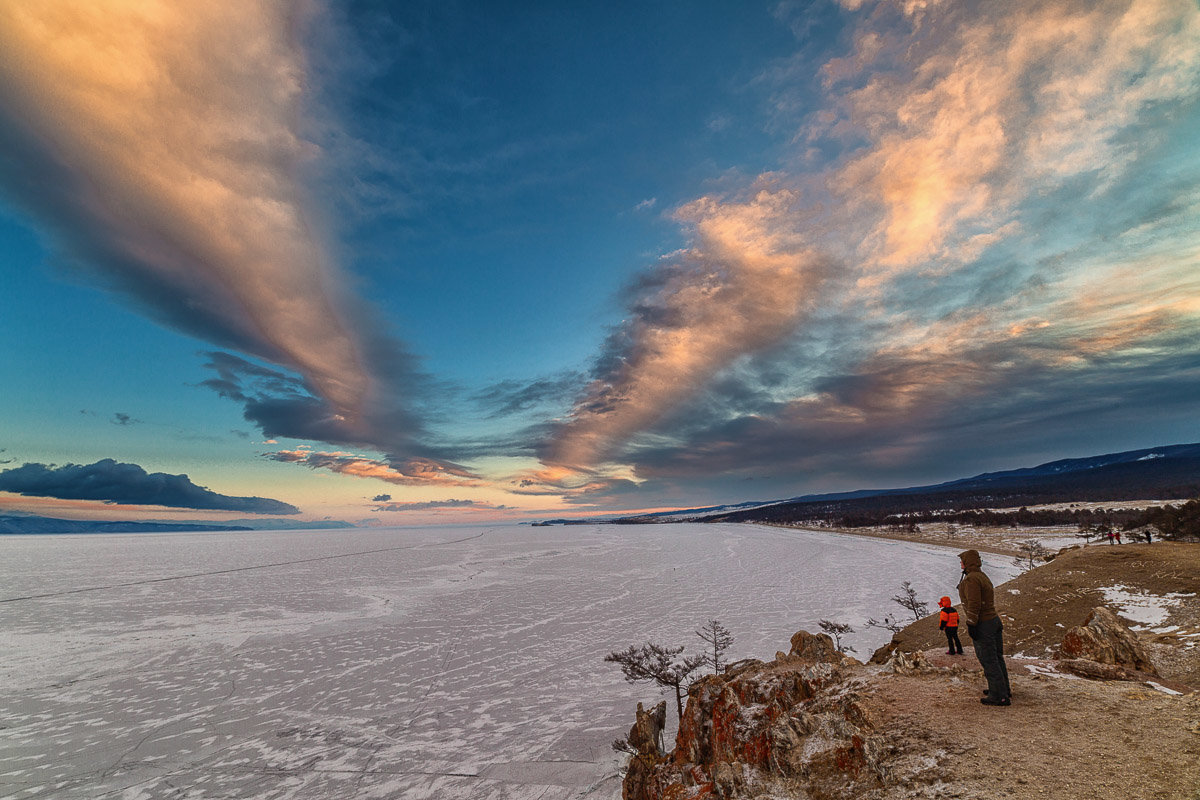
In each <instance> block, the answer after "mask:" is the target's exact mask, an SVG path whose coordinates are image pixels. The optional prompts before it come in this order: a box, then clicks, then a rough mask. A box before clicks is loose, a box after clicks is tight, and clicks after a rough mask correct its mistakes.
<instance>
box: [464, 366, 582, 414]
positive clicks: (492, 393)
mask: <svg viewBox="0 0 1200 800" xmlns="http://www.w3.org/2000/svg"><path fill="white" fill-rule="evenodd" d="M582 379H583V376H582V375H581V374H579V373H576V372H567V373H563V374H561V375H557V376H555V377H551V378H539V379H538V380H535V381H532V382H528V383H526V382H522V381H512V380H510V381H502V382H500V383H496V384H493V385H492V386H489V387H487V388H485V389H483V390H481V391H479V392H476V393H475V395H474V396H473V398H472V399H473V400H474V401H475V402H476V403H477V404H478V405H480V406H481V407H482V408H483V409H484V410H485V411H486V413H487V415H488V417H489V418H491V419H495V418H498V417H507V416H511V415H513V414H519V413H522V412H526V411H530V410H533V409H538V408H541V407H542V406H545V405H547V404H552V403H560V402H563V401H567V400H569V399H570V398H571V395H572V394H573V393H574V392H575V391H576V390H578V388H579V384H580V382H581V381H582Z"/></svg>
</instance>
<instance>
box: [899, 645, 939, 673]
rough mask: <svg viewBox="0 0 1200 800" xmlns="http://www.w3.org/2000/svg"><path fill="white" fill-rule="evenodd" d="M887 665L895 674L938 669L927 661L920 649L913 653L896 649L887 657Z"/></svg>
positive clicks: (936, 670)
mask: <svg viewBox="0 0 1200 800" xmlns="http://www.w3.org/2000/svg"><path fill="white" fill-rule="evenodd" d="M887 667H888V669H890V670H891V671H892V672H894V673H896V674H897V675H914V674H919V673H922V672H938V671H939V668H938V667H936V666H934V665H933V664H931V663H929V659H928V658H926V657H925V654H924V653H923V652H921V651H920V650H918V651H917V652H915V653H905V652H903V651H901V650H897V651H896V652H895V653H893V654H892V657H891V658H889V659H888V662H887Z"/></svg>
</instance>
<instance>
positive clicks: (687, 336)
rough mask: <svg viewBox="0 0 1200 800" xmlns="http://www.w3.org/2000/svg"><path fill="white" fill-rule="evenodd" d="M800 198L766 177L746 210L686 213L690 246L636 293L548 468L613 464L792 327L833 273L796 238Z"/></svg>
mask: <svg viewBox="0 0 1200 800" xmlns="http://www.w3.org/2000/svg"><path fill="white" fill-rule="evenodd" d="M797 200H798V198H797V196H796V195H795V194H794V193H793V192H791V191H789V190H787V189H780V188H776V187H774V186H772V185H771V183H770V182H769V181H768V180H764V181H762V182H760V184H758V185H756V186H755V187H754V188H753V189H752V190H751V191H750V192H749V193H748V196H747V197H745V198H744V199H743V200H742V201H740V202H736V203H732V202H721V201H719V200H717V199H716V198H711V197H705V198H701V199H700V200H697V201H695V202H693V203H691V204H689V205H687V206H684V207H683V208H681V209H679V210H678V211H677V213H676V217H677V219H678V220H679V221H680V222H681V223H683V224H684V225H685V226H687V227H688V229H689V230H690V231H691V232H692V235H693V245H692V246H691V247H690V248H688V249H686V250H684V251H681V252H680V253H677V254H675V255H673V256H671V257H670V258H669V259H667V260H666V261H664V263H662V264H661V265H659V266H658V267H657V268H655V269H654V270H652V271H650V272H648V273H647V274H646V275H645V276H644V277H643V279H642V281H641V283H640V285H638V286H636V287H634V288H633V289H632V290H631V292H630V295H631V300H632V306H631V308H630V318H629V319H628V320H627V321H626V322H625V323H624V324H622V325H621V326H620V327H619V328H618V329H617V330H616V331H614V332H613V334H612V335H611V336H610V338H609V340H608V344H607V347H606V350H605V352H604V354H603V355H602V356H601V357H600V358H599V359H598V360H597V364H596V368H595V378H594V379H593V380H592V382H591V383H590V385H589V386H588V388H587V390H586V393H585V394H584V396H583V397H581V398H580V399H579V400H578V401H577V402H576V404H575V407H574V408H573V409H572V412H571V414H570V416H569V418H568V419H567V420H566V421H564V422H563V423H562V424H561V425H559V426H558V427H557V429H556V430H555V431H554V433H553V435H552V437H551V439H550V441H548V442H547V443H546V444H545V446H544V447H543V449H542V452H541V454H540V457H541V459H542V461H543V462H544V463H546V464H548V465H555V466H562V467H567V468H572V469H587V468H590V467H592V466H594V465H596V464H598V463H602V462H604V461H605V460H607V459H609V458H611V457H612V455H613V453H614V450H615V448H617V447H618V446H619V445H620V444H622V443H623V442H624V441H625V440H626V439H628V437H629V436H631V435H633V434H634V433H636V432H638V431H640V430H643V429H645V428H647V427H650V426H652V425H654V424H655V423H657V422H658V421H660V420H661V419H663V418H664V417H666V416H668V415H669V414H670V413H671V411H672V410H674V408H675V407H676V406H677V405H678V404H679V402H680V399H681V398H683V397H686V396H688V395H689V394H691V393H692V392H694V391H696V390H697V389H698V388H699V387H701V386H703V385H704V384H705V383H706V382H707V381H709V380H711V379H712V378H713V377H714V376H715V375H716V374H717V373H718V372H719V371H720V370H722V369H723V368H725V367H727V366H729V365H730V364H731V363H733V362H734V361H735V360H736V359H737V358H739V357H741V356H744V355H746V354H748V353H753V352H755V351H757V350H761V349H764V348H767V347H770V346H772V345H774V344H776V343H777V342H779V341H780V340H781V339H782V338H783V337H785V336H787V335H788V334H790V333H791V332H792V331H793V330H794V329H795V327H796V325H797V324H798V323H799V322H800V320H801V319H802V318H803V316H804V314H805V313H806V311H808V310H809V308H810V304H811V300H812V299H813V297H814V296H815V291H816V289H817V287H818V286H819V285H820V284H821V282H822V281H823V279H824V278H825V277H826V275H827V273H828V272H829V264H828V262H827V261H826V260H825V259H824V258H822V257H821V256H820V254H818V253H816V252H815V251H813V250H812V249H811V248H810V247H809V244H808V242H807V241H806V240H805V238H804V237H803V236H802V235H800V234H799V233H797V232H796V231H795V229H794V225H793V224H792V222H791V220H792V218H793V215H794V212H795V208H794V206H795V203H796V202H797Z"/></svg>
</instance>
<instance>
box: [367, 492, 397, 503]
mask: <svg viewBox="0 0 1200 800" xmlns="http://www.w3.org/2000/svg"><path fill="white" fill-rule="evenodd" d="M391 499H392V496H391V495H390V494H377V495H375V496H374V497H372V498H371V502H372V503H386V502H387V501H389V500H391Z"/></svg>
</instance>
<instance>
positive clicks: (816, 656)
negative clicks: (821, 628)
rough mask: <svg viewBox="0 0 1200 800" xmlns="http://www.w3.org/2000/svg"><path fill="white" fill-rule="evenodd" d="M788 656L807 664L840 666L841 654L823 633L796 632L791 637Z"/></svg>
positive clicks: (831, 640) (830, 639)
mask: <svg viewBox="0 0 1200 800" xmlns="http://www.w3.org/2000/svg"><path fill="white" fill-rule="evenodd" d="M788 655H790V656H793V657H795V658H798V659H800V660H801V661H803V662H805V663H808V664H840V663H841V661H842V654H841V653H839V652H838V651H837V648H836V647H834V645H833V639H832V638H831V637H829V636H827V635H826V634H824V633H816V634H813V633H809V632H808V631H797V632H796V634H795V635H794V636H792V649H791V650H790V651H789V652H788Z"/></svg>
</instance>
